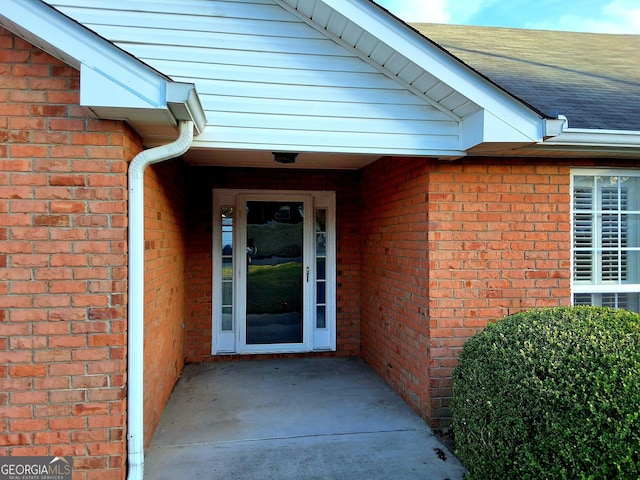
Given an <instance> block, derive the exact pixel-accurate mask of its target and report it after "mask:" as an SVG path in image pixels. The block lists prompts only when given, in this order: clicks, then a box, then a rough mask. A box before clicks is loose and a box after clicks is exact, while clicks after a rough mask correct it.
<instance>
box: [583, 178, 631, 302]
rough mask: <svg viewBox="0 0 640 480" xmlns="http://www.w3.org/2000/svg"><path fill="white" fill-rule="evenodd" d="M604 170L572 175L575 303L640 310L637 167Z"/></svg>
mask: <svg viewBox="0 0 640 480" xmlns="http://www.w3.org/2000/svg"><path fill="white" fill-rule="evenodd" d="M603 173H604V172H602V173H600V172H598V173H597V174H595V173H594V174H591V175H586V174H582V173H577V172H574V176H573V190H572V195H573V198H572V211H573V275H572V280H573V291H574V303H575V304H584V305H589V304H593V305H603V306H610V307H613V308H626V309H630V310H636V311H638V309H639V306H640V305H639V303H640V301H639V297H640V294H639V292H640V242H639V238H640V233H639V230H640V221H639V219H640V191H639V190H640V171H624V172H622V171H615V172H611V174H603ZM607 173H608V172H607Z"/></svg>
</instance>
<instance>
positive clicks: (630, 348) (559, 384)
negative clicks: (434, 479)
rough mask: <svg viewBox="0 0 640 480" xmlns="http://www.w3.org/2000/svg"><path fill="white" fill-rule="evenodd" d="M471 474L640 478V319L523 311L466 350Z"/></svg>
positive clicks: (466, 444) (459, 416)
mask: <svg viewBox="0 0 640 480" xmlns="http://www.w3.org/2000/svg"><path fill="white" fill-rule="evenodd" d="M451 411H452V414H453V429H454V433H455V441H456V454H457V455H458V456H459V457H460V459H461V460H462V462H463V463H464V464H465V466H466V468H467V469H468V471H469V474H468V477H466V478H468V479H471V480H484V479H491V480H494V479H500V480H506V479H517V480H525V479H536V480H537V479H606V480H611V479H621V480H622V479H624V480H628V479H638V478H640V315H638V314H636V313H631V312H628V311H624V310H613V309H606V308H600V307H561V308H554V309H543V310H533V311H529V312H523V313H518V314H515V315H512V316H509V317H507V318H505V319H502V320H499V321H497V322H495V323H492V324H490V325H489V326H488V327H487V328H486V329H485V330H484V331H482V332H480V333H478V334H476V335H475V336H474V337H473V338H471V339H470V340H469V341H468V342H467V343H466V344H465V346H464V348H463V350H462V352H461V354H460V358H459V364H458V366H457V367H456V369H455V370H454V372H453V398H452V402H451Z"/></svg>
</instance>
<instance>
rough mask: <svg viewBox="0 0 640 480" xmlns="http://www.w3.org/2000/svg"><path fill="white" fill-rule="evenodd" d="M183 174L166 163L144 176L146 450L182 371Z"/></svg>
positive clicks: (180, 168)
mask: <svg viewBox="0 0 640 480" xmlns="http://www.w3.org/2000/svg"><path fill="white" fill-rule="evenodd" d="M183 170H184V167H183V165H182V163H181V161H180V160H171V161H167V162H163V163H160V164H157V165H152V166H150V167H148V168H147V169H146V172H145V192H144V195H145V198H144V201H145V205H144V212H145V281H144V283H145V310H144V341H145V348H144V434H145V445H148V444H149V442H150V441H151V437H152V435H153V432H154V430H155V428H156V426H157V424H158V421H159V420H160V415H161V414H162V411H163V410H164V407H165V405H166V403H167V401H168V400H169V396H170V395H171V391H172V389H173V386H174V385H175V382H176V381H177V379H178V377H179V375H180V373H181V372H182V367H183V366H184V328H183V325H184V317H185V291H186V287H185V241H186V193H185V192H186V191H187V189H186V188H185V180H184V175H183Z"/></svg>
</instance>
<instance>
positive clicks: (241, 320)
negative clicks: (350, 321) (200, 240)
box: [212, 189, 336, 355]
mask: <svg viewBox="0 0 640 480" xmlns="http://www.w3.org/2000/svg"><path fill="white" fill-rule="evenodd" d="M253 200H260V201H274V202H275V201H298V202H299V201H302V202H304V208H305V220H304V231H305V234H304V247H303V250H304V257H303V275H304V278H303V283H304V286H305V287H304V288H303V292H304V293H303V303H304V307H303V342H302V343H296V344H268V345H251V344H250V345H248V344H247V343H246V324H245V320H246V298H245V297H246V289H245V288H244V285H245V281H246V271H247V257H246V255H241V254H239V252H246V235H244V234H238V232H244V231H246V211H245V208H244V205H246V202H247V201H253ZM225 207H226V208H233V209H234V215H233V217H234V218H233V230H234V234H233V252H234V255H233V270H232V271H233V280H232V285H233V294H232V298H233V306H232V307H229V306H226V307H225V310H231V311H232V314H231V318H232V321H231V324H229V318H228V317H227V322H226V323H225V327H224V330H223V286H222V283H223V282H222V270H223V255H222V248H223V239H222V218H221V212H222V209H223V208H225ZM320 211H324V214H325V215H326V232H322V233H317V232H316V221H315V219H316V215H317V214H318V212H320ZM307 212H311V213H312V214H311V215H309V214H307ZM320 236H321V240H322V241H323V242H325V237H326V242H325V243H326V254H325V253H324V252H322V253H323V255H324V257H323V259H322V261H323V262H324V263H325V265H326V266H325V272H324V273H325V279H323V280H321V281H320V282H321V283H323V284H324V285H323V287H324V288H325V295H326V300H325V303H324V304H322V306H318V303H317V300H318V299H317V297H316V293H317V284H318V283H319V282H318V280H317V275H318V273H319V272H318V270H317V269H316V265H317V253H318V251H317V249H316V245H317V242H318V238H319V237H320ZM229 260H230V259H229V258H227V261H229ZM212 267H213V269H212V274H213V275H212V277H213V278H212V286H213V288H212V317H213V318H212V337H213V341H212V354H214V355H219V354H237V353H239V354H262V353H265V354H266V353H295V352H310V351H335V349H336V305H335V303H336V302H335V299H336V231H335V192H327V191H319V192H304V191H298V190H295V191H293V190H286V191H273V190H230V189H219V190H218V189H216V190H214V191H213V241H212ZM307 268H308V272H309V273H308V278H309V282H308V283H307V281H306V278H307ZM229 286H230V285H229V284H227V286H226V288H227V297H226V298H229V293H228V288H229ZM321 310H322V311H323V312H324V315H325V321H324V322H319V321H318V317H317V312H319V311H321Z"/></svg>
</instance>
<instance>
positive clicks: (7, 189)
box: [0, 29, 140, 480]
mask: <svg viewBox="0 0 640 480" xmlns="http://www.w3.org/2000/svg"><path fill="white" fill-rule="evenodd" d="M0 59H1V60H0V142H1V144H0V192H2V193H1V195H0V380H1V385H2V388H0V455H71V456H73V458H74V461H73V463H74V470H75V473H74V479H77V480H80V479H106V478H109V479H113V478H124V476H125V458H126V457H125V452H126V412H125V407H126V400H125V395H126V388H125V382H126V307H125V305H126V278H127V273H126V265H127V257H126V226H127V221H126V198H127V178H126V169H127V161H129V160H131V158H133V156H134V155H135V153H137V152H138V151H139V150H140V146H139V144H138V142H137V140H136V139H135V137H134V136H133V134H132V133H131V132H130V131H129V130H128V129H127V128H126V127H125V126H124V125H123V124H121V123H119V122H105V121H99V120H97V119H95V118H93V117H92V115H91V113H90V112H89V111H88V110H87V109H85V108H81V107H78V106H77V104H78V101H79V92H78V84H79V76H78V73H77V72H76V71H75V70H74V69H72V68H70V67H68V66H66V65H64V64H62V63H60V62H58V61H57V60H55V59H53V58H52V57H50V56H48V55H46V54H44V53H42V52H41V51H39V50H38V49H36V48H34V47H32V46H31V45H29V44H28V43H26V42H24V41H22V40H21V39H19V38H17V37H14V36H13V35H11V34H10V33H8V32H6V31H4V30H1V29H0Z"/></svg>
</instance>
